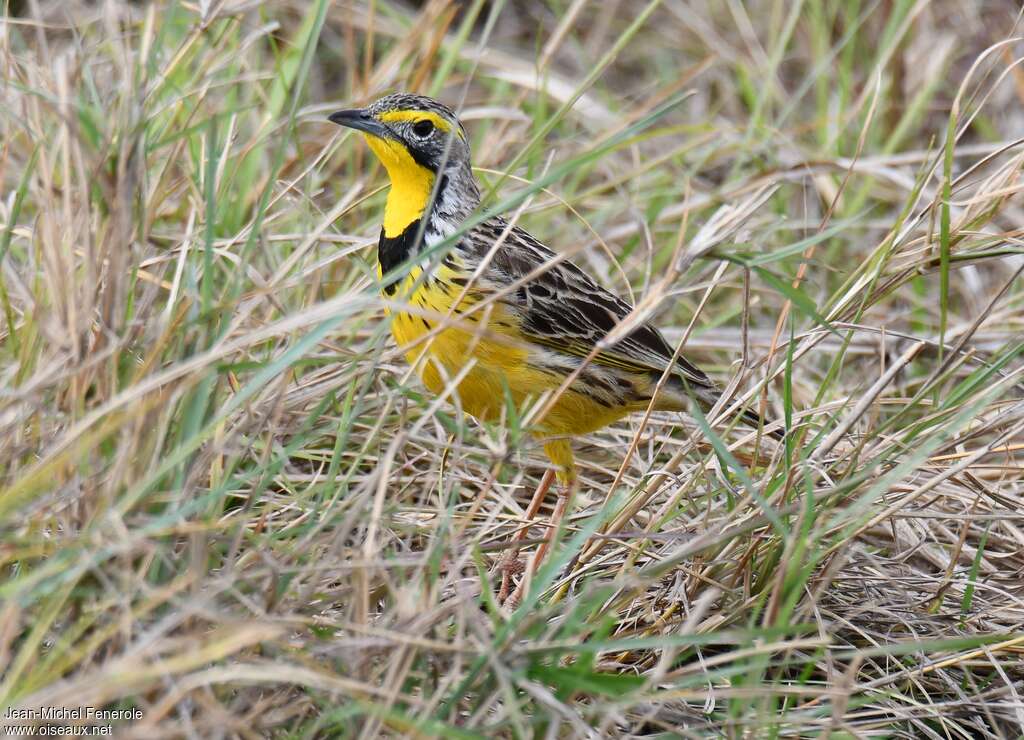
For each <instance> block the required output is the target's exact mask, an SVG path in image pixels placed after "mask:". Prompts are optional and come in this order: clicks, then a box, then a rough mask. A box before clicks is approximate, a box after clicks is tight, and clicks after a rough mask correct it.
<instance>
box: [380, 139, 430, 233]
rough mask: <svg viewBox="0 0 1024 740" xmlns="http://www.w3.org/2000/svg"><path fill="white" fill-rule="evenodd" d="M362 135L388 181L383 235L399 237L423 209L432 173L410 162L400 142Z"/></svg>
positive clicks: (409, 157) (420, 215)
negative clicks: (382, 168) (388, 190)
mask: <svg viewBox="0 0 1024 740" xmlns="http://www.w3.org/2000/svg"><path fill="white" fill-rule="evenodd" d="M363 136H364V137H365V138H366V143H367V144H369V145H370V149H372V150H373V153H374V154H376V155H377V158H378V159H379V160H380V161H381V164H383V165H384V169H386V170H387V171H388V177H389V178H390V179H391V192H390V193H388V202H387V205H385V206H384V236H386V237H388V238H393V237H397V236H400V235H401V233H402V232H403V231H405V229H406V227H408V226H409V224H411V223H413V222H414V221H416V220H417V219H419V218H420V217H422V216H423V212H424V211H425V210H426V209H427V204H428V203H429V202H430V193H431V191H432V190H433V189H434V173H433V172H431V171H430V170H428V169H427V168H426V167H424V166H423V165H421V164H420V163H418V162H417V161H416V160H415V159H413V158H412V155H411V154H409V151H408V150H407V149H406V148H405V146H403V145H402V144H401V143H399V142H397V141H392V140H390V139H381V138H379V137H377V136H373V135H372V134H365V133H364V134H363Z"/></svg>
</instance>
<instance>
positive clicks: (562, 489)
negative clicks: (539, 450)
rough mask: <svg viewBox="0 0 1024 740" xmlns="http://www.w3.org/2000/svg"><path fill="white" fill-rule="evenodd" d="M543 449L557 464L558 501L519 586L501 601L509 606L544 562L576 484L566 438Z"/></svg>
mask: <svg viewBox="0 0 1024 740" xmlns="http://www.w3.org/2000/svg"><path fill="white" fill-rule="evenodd" d="M544 451H545V452H546V453H547V454H548V457H550V458H551V461H552V462H553V463H555V464H556V465H558V474H557V475H558V489H557V491H558V501H557V502H556V503H555V510H554V511H553V512H551V519H550V520H548V525H547V530H548V531H547V535H546V536H545V537H544V540H543V541H542V542H541V543H540V545H538V546H537V552H535V553H534V555H533V557H532V558H531V559H530V564H529V566H528V567H527V569H526V573H524V574H523V580H521V581H520V582H519V586H517V587H516V590H515V591H514V592H513V593H512V595H511V596H510V597H509V598H508V601H504V600H503V601H502V603H503V604H504V605H505V606H507V607H509V608H515V607H516V606H517V605H518V604H519V601H520V600H521V599H522V598H523V594H525V593H526V590H527V588H529V584H530V580H531V578H532V577H533V575H534V574H535V573H536V572H537V571H538V570H539V569H540V566H541V563H543V562H544V557H545V556H546V555H547V553H548V550H549V549H550V548H551V542H552V541H553V540H554V539H555V535H556V534H557V533H558V530H559V528H560V527H561V526H562V519H563V518H564V517H565V510H566V509H567V508H568V507H569V499H570V497H571V495H572V492H573V488H574V487H575V484H576V472H575V471H576V468H575V463H574V461H573V458H572V449H571V447H570V446H569V442H568V441H567V440H557V441H554V442H549V443H548V444H546V445H544ZM503 585H504V584H503Z"/></svg>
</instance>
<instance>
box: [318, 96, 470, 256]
mask: <svg viewBox="0 0 1024 740" xmlns="http://www.w3.org/2000/svg"><path fill="white" fill-rule="evenodd" d="M328 120H330V121H332V122H333V123H336V124H338V125H339V126H345V127H347V128H352V129H355V130H357V131H359V132H361V133H362V134H363V136H364V137H365V138H366V141H367V143H368V144H369V145H370V148H371V149H372V150H373V153H374V154H376V155H377V158H378V159H380V161H381V163H382V164H383V165H384V168H385V169H386V170H387V171H388V177H389V178H390V179H391V185H392V190H391V195H390V196H389V199H388V209H387V210H386V211H385V222H384V229H385V232H387V233H388V235H389V236H390V235H392V233H401V230H402V229H404V228H405V226H407V225H408V224H407V223H403V222H405V221H407V220H408V219H409V218H410V216H411V215H412V213H413V212H414V211H416V210H418V211H419V214H416V218H419V216H420V215H421V214H422V212H423V210H425V209H426V207H427V205H428V199H429V195H430V192H431V191H432V190H433V188H434V184H435V182H436V181H437V179H438V178H439V177H443V176H447V178H448V179H450V180H455V181H456V183H455V184H456V185H457V186H458V187H460V188H469V189H470V190H472V191H474V192H475V191H476V185H475V182H474V181H473V176H472V171H471V170H470V151H469V140H468V138H467V137H466V130H465V129H464V128H463V127H462V124H461V123H459V119H458V117H457V116H456V115H455V113H453V112H452V110H451V109H450V108H448V107H447V106H445V105H443V104H442V103H439V102H437V101H436V100H433V99H432V98H428V97H426V96H423V95H411V94H407V93H398V94H395V95H388V96H387V97H383V98H381V99H380V100H378V101H376V102H375V103H373V104H372V105H369V106H367V107H366V108H356V109H353V110H342V111H338V112H337V113H332V114H331V115H330V116H328ZM393 204H394V205H393ZM389 211H390V212H391V213H390V215H389ZM406 211H408V214H406V213H405V212H406ZM389 221H390V223H389Z"/></svg>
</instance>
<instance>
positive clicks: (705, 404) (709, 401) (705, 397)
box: [694, 387, 786, 441]
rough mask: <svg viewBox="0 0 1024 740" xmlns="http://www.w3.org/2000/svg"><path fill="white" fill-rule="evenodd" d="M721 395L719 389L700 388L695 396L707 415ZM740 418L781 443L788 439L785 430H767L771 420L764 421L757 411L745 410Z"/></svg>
mask: <svg viewBox="0 0 1024 740" xmlns="http://www.w3.org/2000/svg"><path fill="white" fill-rule="evenodd" d="M721 395H722V392H721V391H720V390H719V389H718V388H714V387H705V388H700V389H698V390H697V392H696V393H695V394H694V396H695V397H696V399H697V402H698V403H699V404H700V407H701V410H702V411H704V412H705V413H707V412H709V411H710V410H711V408H712V407H713V406H714V405H715V404H716V403H718V399H719V398H720V397H721ZM740 418H742V419H743V422H744V423H745V424H747V425H749V426H752V427H754V429H765V434H768V435H769V436H771V437H774V438H775V439H777V440H779V441H782V440H783V439H785V438H786V431H785V430H784V429H778V428H776V429H766V427H768V426H769V425H770V424H771V422H770V420H768V419H762V418H761V416H760V415H759V414H758V413H757V412H756V411H751V410H750V409H743V411H742V412H741V413H740Z"/></svg>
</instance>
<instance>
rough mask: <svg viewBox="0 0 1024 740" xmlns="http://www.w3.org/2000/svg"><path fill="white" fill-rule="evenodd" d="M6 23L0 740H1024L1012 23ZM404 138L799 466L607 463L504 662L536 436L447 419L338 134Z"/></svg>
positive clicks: (768, 461)
mask: <svg viewBox="0 0 1024 740" xmlns="http://www.w3.org/2000/svg"><path fill="white" fill-rule="evenodd" d="M13 5H14V7H13V12H11V13H9V14H8V16H7V17H6V18H5V20H4V22H3V26H2V36H0V66H2V67H3V79H4V83H3V87H2V93H0V94H2V102H3V108H2V112H0V121H2V126H3V128H2V140H0V183H2V189H3V198H2V202H0V270H2V274H3V279H2V280H0V309H2V314H3V320H2V322H0V378H2V381H0V513H2V520H0V521H2V525H0V526H2V532H3V541H2V542H3V544H2V547H0V556H2V559H3V579H2V581H0V598H2V601H3V605H2V607H0V666H4V668H3V669H2V670H3V672H2V677H0V694H2V696H3V700H4V704H5V706H7V705H14V706H17V707H22V708H25V707H39V706H72V707H77V706H85V705H90V706H94V707H106V708H122V709H127V708H138V709H140V710H141V711H142V718H141V719H140V720H138V721H135V722H132V723H127V724H122V725H120V726H119V732H121V733H122V734H124V735H125V736H138V737H143V736H144V737H153V736H164V735H167V736H179V735H190V736H212V735H222V734H226V735H230V736H246V737H248V736H260V735H268V734H272V733H276V734H280V735H289V736H335V735H336V736H343V737H374V736H379V735H384V736H444V737H461V736H474V737H477V736H484V737H494V736H501V737H505V736H508V737H530V736H543V737H577V736H578V737H603V736H616V737H626V736H639V735H652V734H659V733H665V734H669V735H683V736H706V735H716V734H724V735H727V736H733V737H738V736H756V737H761V736H765V737H778V736H786V737H793V736H812V735H814V736H816V735H832V736H837V737H846V736H869V735H886V736H913V737H934V738H975V737H1008V736H1018V735H1019V734H1020V732H1021V727H1022V726H1024V699H1022V696H1021V694H1022V692H1024V667H1022V657H1021V656H1022V654H1024V631H1022V629H1021V625H1022V620H1024V587H1022V585H1021V584H1022V575H1024V514H1022V513H1021V512H1022V511H1024V483H1022V477H1024V476H1022V474H1021V470H1022V459H1024V383H1022V379H1021V375H1022V373H1024V362H1022V357H1024V340H1022V337H1024V310H1022V309H1024V282H1022V280H1021V271H1022V266H1024V257H1022V252H1024V250H1022V248H1021V245H1022V243H1024V242H1022V240H1021V235H1022V230H1021V224H1022V223H1024V199H1022V197H1021V193H1020V190H1021V185H1020V174H1021V169H1022V163H1024V144H1022V142H1021V140H1020V139H1017V138H1016V137H1017V136H1019V134H1020V132H1021V131H1022V130H1024V126H1022V123H1024V114H1022V112H1021V111H1022V108H1021V103H1022V101H1024V71H1022V70H1024V67H1021V66H1018V64H1019V62H1020V60H1021V57H1022V56H1024V55H1022V51H1024V42H1021V41H1019V40H1016V38H1015V36H1016V35H1017V34H1019V33H1020V31H1021V24H1020V23H1019V18H1018V16H1017V15H1016V13H1017V10H1016V8H1015V7H1014V3H1010V2H1005V3H1001V2H991V3H985V4H980V3H979V4H977V7H972V6H971V5H969V4H965V3H958V2H952V1H950V0H935V1H934V2H909V1H904V0H893V1H892V2H886V3H880V2H869V3H865V4H860V5H858V4H856V3H846V2H840V1H839V0H834V1H833V2H822V3H817V2H813V3H804V4H795V3H793V4H791V3H781V2H774V3H773V2H767V1H765V2H754V3H748V4H740V3H721V4H720V3H712V2H706V3H704V2H684V0H662V1H661V2H654V3H652V4H651V5H649V6H648V5H646V4H644V3H642V2H639V1H637V2H633V1H632V0H629V1H622V2H612V3H596V2H591V3H587V2H584V1H582V0H580V1H575V2H569V1H568V0H566V1H565V2H540V0H537V1H535V2H524V3H505V4H502V3H492V4H487V5H486V6H484V4H483V3H475V4H474V3H464V4H463V5H462V6H460V7H455V6H453V5H452V4H451V3H448V2H444V1H441V0H438V1H436V2H427V3H424V4H422V6H421V7H419V8H418V9H410V8H408V7H406V6H405V5H400V4H392V3H388V2H375V3H372V2H371V3H368V2H362V1H359V2H356V1H355V0H353V1H352V2H338V3H335V4H331V5H329V6H328V5H327V4H323V3H309V4H307V3H298V2H275V3H259V2H245V1H244V0H238V1H219V2H218V1H216V0H215V1H212V2H199V3H191V4H187V3H186V4H180V5H177V4H172V3H156V4H121V3H116V2H104V3H84V2H59V3H58V2H48V1H47V0H33V1H29V2H23V3H14V4H13ZM399 89H417V90H421V91H424V92H428V93H436V94H438V95H439V96H440V97H442V98H443V99H445V100H447V101H448V102H450V103H453V104H457V103H460V102H461V104H462V109H463V113H464V117H465V120H466V121H467V122H468V124H467V125H468V127H469V128H470V131H471V135H472V138H473V142H474V150H475V152H476V164H477V165H478V167H479V172H480V176H481V177H482V178H483V179H484V180H485V181H486V182H487V183H488V184H489V185H492V186H495V189H496V192H495V194H494V197H493V198H492V200H491V203H492V204H496V205H497V206H498V207H501V208H503V209H505V210H508V211H510V212H511V213H515V214H517V216H516V217H517V218H518V219H519V221H520V222H521V223H523V224H524V225H526V226H527V227H529V228H530V229H531V231H533V232H534V233H535V234H536V235H537V236H539V237H541V238H543V239H545V240H547V241H549V242H551V243H552V244H553V245H554V246H555V247H556V248H557V249H559V250H562V251H563V252H565V253H567V254H571V255H572V257H573V259H575V260H577V261H578V262H580V263H581V264H584V265H585V266H586V267H587V268H588V269H589V270H590V271H592V272H593V273H595V274H596V275H598V276H599V277H600V278H601V279H602V280H603V281H604V282H605V284H606V285H608V286H609V287H612V288H614V289H615V290H617V291H620V292H621V293H623V294H624V295H631V296H632V297H633V298H634V299H636V300H643V301H644V302H645V305H647V306H648V307H649V308H650V311H651V314H652V316H653V317H654V318H655V320H656V321H657V323H658V324H659V325H660V326H662V327H664V329H665V331H666V334H667V335H668V336H669V337H670V338H671V339H673V340H674V341H676V342H680V341H684V340H685V351H686V353H687V355H688V356H690V357H692V358H694V359H695V360H697V361H699V362H701V363H702V364H703V365H704V366H705V367H706V368H708V369H709V370H710V371H712V372H713V374H714V375H716V376H717V377H718V378H720V379H721V380H722V382H723V383H730V382H731V383H732V384H731V386H730V387H731V388H732V390H733V392H734V393H733V399H734V400H739V399H747V400H749V401H750V402H751V403H752V404H753V405H755V406H760V407H761V408H762V409H763V410H764V411H765V413H766V414H767V415H768V416H770V417H772V418H774V419H778V420H779V421H780V423H782V424H784V425H785V426H786V427H788V428H790V429H791V430H792V431H791V433H790V435H789V437H788V441H787V443H786V444H784V445H776V444H775V443H774V442H772V441H771V440H768V439H763V438H757V437H755V435H753V434H750V433H746V432H743V431H741V430H734V431H731V432H730V431H728V430H727V428H726V427H727V422H728V419H729V418H730V417H729V415H728V414H722V416H721V418H720V419H718V420H713V424H712V427H713V429H714V432H713V433H712V432H711V429H709V427H708V422H707V421H706V420H704V419H696V420H693V419H680V418H678V417H675V416H670V415H661V414H654V415H651V416H650V418H642V417H640V416H638V417H636V418H631V419H629V420H628V421H626V422H624V423H622V424H620V425H618V426H616V427H614V428H612V429H609V430H606V431H604V432H602V433H600V434H596V435H593V436H592V437H590V438H588V439H586V440H583V441H581V444H580V445H579V450H580V454H579V457H580V460H581V466H582V481H583V486H582V490H581V491H580V494H579V495H578V497H577V500H576V502H575V503H576V512H575V513H574V514H573V516H572V517H571V519H570V522H569V525H568V526H567V527H566V528H565V531H564V532H560V533H557V534H556V537H557V545H556V547H555V549H554V556H553V557H552V558H551V560H550V562H549V564H548V566H546V567H545V569H543V570H542V571H541V573H539V574H538V576H537V578H536V579H535V581H534V582H533V583H532V585H531V588H530V590H529V591H528V593H527V595H526V598H525V601H524V603H523V605H522V606H521V607H520V608H519V609H517V610H515V611H514V612H511V613H508V612H503V611H502V610H500V609H498V608H497V607H496V606H495V604H494V601H493V592H494V589H495V581H496V578H495V574H494V573H493V571H492V568H493V564H494V562H495V561H496V560H497V559H498V558H499V557H500V555H501V552H502V548H503V547H504V546H505V543H506V542H507V540H508V537H509V535H510V533H511V532H513V531H514V530H515V529H516V528H517V527H518V526H519V525H520V523H521V517H522V514H523V511H524V509H525V505H526V501H527V500H528V498H529V494H530V491H531V490H532V488H533V486H535V485H536V483H537V480H538V479H539V477H540V475H541V473H542V472H543V468H544V463H543V456H542V455H541V454H540V451H539V448H538V445H537V443H536V442H535V441H534V440H532V439H531V438H530V436H529V435H528V434H527V433H526V431H525V430H524V428H523V414H524V413H525V411H526V410H524V409H514V408H510V409H509V410H508V414H507V418H506V420H505V422H504V423H502V424H495V425H488V426H481V425H479V424H477V423H475V422H474V421H472V420H471V419H467V418H465V417H463V416H461V415H460V414H459V412H458V410H457V409H456V408H454V407H452V406H450V405H448V404H446V403H443V402H439V401H437V400H435V399H433V398H431V397H429V396H428V395H425V394H424V392H423V390H422V388H421V386H420V385H419V384H418V382H417V381H416V379H415V378H411V377H410V373H409V371H408V369H407V367H406V366H405V364H404V362H403V360H402V357H401V355H400V354H399V353H398V352H397V351H396V350H395V349H394V347H393V345H392V344H391V342H390V340H389V339H388V338H387V336H388V327H387V325H386V322H384V321H383V320H382V313H381V303H380V300H379V299H378V297H377V296H378V293H377V290H376V289H375V286H374V283H375V276H374V275H375V273H374V267H373V261H374V255H373V248H372V245H373V244H374V242H375V237H376V234H377V232H378V229H379V219H380V210H381V205H382V202H383V194H382V192H381V186H382V185H383V184H384V176H383V173H382V172H381V171H380V169H379V168H378V167H377V165H375V164H374V163H372V162H371V161H370V159H369V158H368V155H367V152H366V151H365V150H364V148H363V147H362V146H361V145H360V142H358V141H356V140H354V138H353V137H350V136H347V135H345V134H344V133H342V132H340V131H339V130H338V129H337V128H335V127H332V126H331V125H330V124H327V123H325V122H324V120H323V119H324V116H325V114H326V113H327V112H330V111H331V110H334V109H336V108H338V107H342V106H347V105H348V104H351V103H360V102H363V101H366V100H369V99H371V98H373V97H375V96H377V95H379V94H382V93H384V92H390V91H394V90H399ZM674 100H681V102H678V104H677V105H674V106H668V107H667V108H666V106H665V104H666V103H667V102H669V101H674ZM652 114H657V115H652ZM545 534H546V533H545V532H544V531H543V530H542V529H541V528H540V527H535V528H534V529H533V530H532V532H531V535H530V537H531V540H532V541H537V540H538V539H539V538H541V537H542V536H545ZM2 721H4V722H6V723H8V724H10V720H7V719H6V718H5V719H3V720H2Z"/></svg>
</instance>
